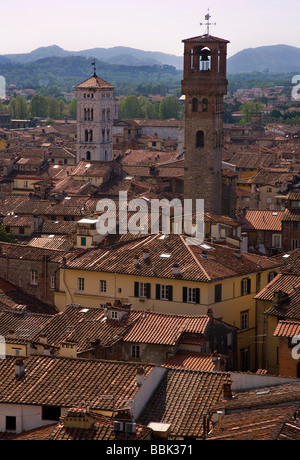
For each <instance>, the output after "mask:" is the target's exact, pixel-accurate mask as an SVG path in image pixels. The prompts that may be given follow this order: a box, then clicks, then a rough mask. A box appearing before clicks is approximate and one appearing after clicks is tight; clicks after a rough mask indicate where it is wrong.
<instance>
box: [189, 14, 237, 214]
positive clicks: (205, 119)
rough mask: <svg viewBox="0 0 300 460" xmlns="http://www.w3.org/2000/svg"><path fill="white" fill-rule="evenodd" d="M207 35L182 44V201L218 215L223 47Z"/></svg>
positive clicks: (224, 91) (224, 86) (224, 85)
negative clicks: (198, 202)
mask: <svg viewBox="0 0 300 460" xmlns="http://www.w3.org/2000/svg"><path fill="white" fill-rule="evenodd" d="M209 18H210V16H209V15H207V16H206V19H207V20H208V24H207V26H208V27H207V34H205V35H202V36H200V37H194V38H189V39H186V40H183V43H184V77H183V81H182V93H183V94H184V95H185V97H186V103H185V172H184V198H185V199H192V200H193V206H194V207H195V203H196V199H204V210H205V212H209V213H213V214H217V215H220V214H221V201H222V200H221V198H222V197H221V189H222V132H223V97H224V95H225V94H227V85H228V81H227V79H226V61H227V44H228V43H229V41H227V40H223V39H221V38H217V37H213V36H211V35H210V34H209V25H210V24H209Z"/></svg>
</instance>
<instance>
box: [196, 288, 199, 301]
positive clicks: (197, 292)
mask: <svg viewBox="0 0 300 460" xmlns="http://www.w3.org/2000/svg"><path fill="white" fill-rule="evenodd" d="M196 303H200V289H199V288H196Z"/></svg>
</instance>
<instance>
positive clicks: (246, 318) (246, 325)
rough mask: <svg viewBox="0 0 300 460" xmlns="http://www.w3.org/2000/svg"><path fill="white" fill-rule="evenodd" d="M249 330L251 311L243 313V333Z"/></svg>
mask: <svg viewBox="0 0 300 460" xmlns="http://www.w3.org/2000/svg"><path fill="white" fill-rule="evenodd" d="M248 329H249V311H248V310H247V311H242V312H241V331H247V330H248Z"/></svg>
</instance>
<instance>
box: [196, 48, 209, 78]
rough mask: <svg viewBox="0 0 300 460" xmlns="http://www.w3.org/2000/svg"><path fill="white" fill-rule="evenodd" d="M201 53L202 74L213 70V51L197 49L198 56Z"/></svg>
mask: <svg viewBox="0 0 300 460" xmlns="http://www.w3.org/2000/svg"><path fill="white" fill-rule="evenodd" d="M198 53H199V57H200V60H199V70H200V71H201V72H203V71H208V70H210V69H211V51H210V49H209V48H206V47H205V48H202V49H201V50H199V48H198V49H197V54H198Z"/></svg>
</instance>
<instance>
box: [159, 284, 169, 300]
mask: <svg viewBox="0 0 300 460" xmlns="http://www.w3.org/2000/svg"><path fill="white" fill-rule="evenodd" d="M160 300H169V286H167V285H166V284H161V286H160Z"/></svg>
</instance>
